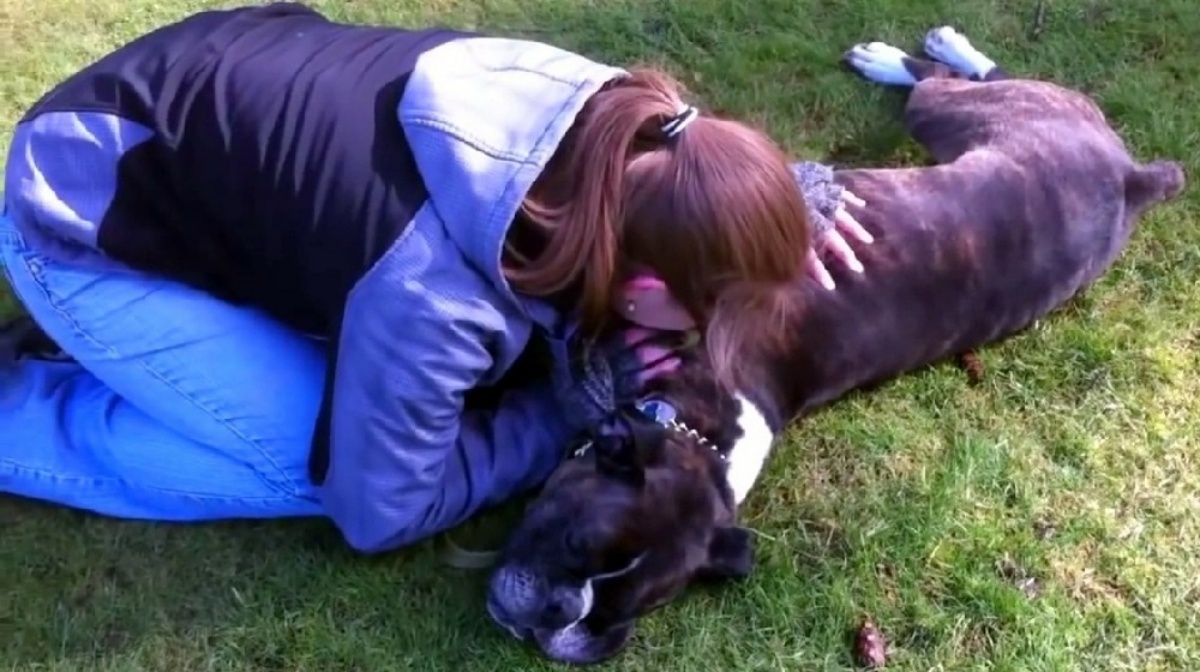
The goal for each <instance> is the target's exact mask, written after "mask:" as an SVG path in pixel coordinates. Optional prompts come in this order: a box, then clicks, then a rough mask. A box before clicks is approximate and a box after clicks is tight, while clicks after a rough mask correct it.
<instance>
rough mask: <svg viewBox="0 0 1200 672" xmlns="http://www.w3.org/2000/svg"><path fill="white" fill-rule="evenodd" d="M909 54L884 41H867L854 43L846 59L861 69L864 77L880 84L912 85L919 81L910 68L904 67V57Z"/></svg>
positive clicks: (855, 67) (851, 64)
mask: <svg viewBox="0 0 1200 672" xmlns="http://www.w3.org/2000/svg"><path fill="white" fill-rule="evenodd" d="M905 58H908V54H906V53H904V50H903V49H897V48H896V47H893V46H892V45H890V44H886V43H884V42H865V43H859V44H856V45H854V46H853V47H851V48H850V51H848V52H846V61H847V62H848V63H850V67H852V68H854V69H855V70H857V71H859V72H860V73H861V74H862V76H863V77H866V78H867V79H869V80H871V81H872V82H876V83H879V84H890V85H892V86H912V85H913V84H916V83H917V78H916V77H913V75H912V73H911V72H909V71H908V68H906V67H904V59H905Z"/></svg>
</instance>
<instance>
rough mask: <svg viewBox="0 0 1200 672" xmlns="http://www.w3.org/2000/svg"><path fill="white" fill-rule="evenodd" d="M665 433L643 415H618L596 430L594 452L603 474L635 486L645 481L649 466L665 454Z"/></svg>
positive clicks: (598, 466)
mask: <svg viewBox="0 0 1200 672" xmlns="http://www.w3.org/2000/svg"><path fill="white" fill-rule="evenodd" d="M665 437H666V430H665V429H664V428H663V427H660V426H659V425H658V424H656V423H654V422H651V421H648V420H646V419H645V418H642V417H640V416H630V415H626V414H621V415H616V416H614V417H613V418H610V419H609V420H607V421H605V422H604V423H602V424H601V426H600V428H599V429H598V430H597V431H596V435H595V437H594V438H593V439H592V441H593V450H595V451H596V466H597V468H598V469H600V471H601V473H604V474H607V475H609V476H613V477H615V478H620V479H621V480H624V481H626V482H627V483H629V484H631V485H634V486H636V487H641V486H642V484H643V483H644V482H645V476H646V467H648V466H650V465H651V464H653V463H654V462H655V461H656V460H657V459H658V457H659V456H660V455H661V453H662V443H663V441H664V440H665Z"/></svg>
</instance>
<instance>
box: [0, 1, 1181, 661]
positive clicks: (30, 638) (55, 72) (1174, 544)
mask: <svg viewBox="0 0 1200 672" xmlns="http://www.w3.org/2000/svg"><path fill="white" fill-rule="evenodd" d="M323 4H324V7H325V9H327V10H329V11H331V12H332V13H333V14H336V15H338V16H340V17H345V18H353V19H359V20H367V21H380V22H395V23H412V22H426V21H438V22H442V23H448V24H452V25H456V26H466V27H475V28H481V29H486V30H489V31H491V32H495V33H502V34H510V35H518V34H519V35H528V36H534V37H537V38H540V39H545V40H549V41H553V42H556V43H558V44H560V45H562V46H565V47H569V48H574V49H576V50H580V51H582V52H583V53H586V54H588V55H591V56H594V57H596V58H599V59H607V60H609V61H612V62H615V63H621V64H624V63H629V62H632V61H654V62H660V63H664V64H666V65H667V66H669V67H670V68H671V69H673V70H674V71H675V72H676V73H678V74H679V75H681V76H682V77H684V78H685V80H686V81H688V82H689V83H690V84H691V85H692V86H693V87H694V89H695V91H696V92H697V94H698V95H699V96H701V98H702V99H703V100H704V101H705V102H706V103H707V104H708V105H710V106H713V107H717V108H720V109H722V110H724V111H727V112H735V113H740V114H743V115H746V116H748V117H750V118H751V119H754V120H756V121H758V122H760V123H763V124H765V125H766V126H767V127H768V128H769V129H770V130H771V132H772V133H773V134H774V135H775V136H777V137H778V138H780V139H781V140H782V141H783V142H785V143H786V144H787V146H788V148H789V150H791V151H792V152H793V153H794V154H795V155H797V156H804V157H814V158H821V157H836V159H837V160H838V161H840V162H846V163H856V164H896V163H910V162H914V161H918V160H920V158H921V155H920V152H919V151H918V150H917V149H916V148H915V147H914V145H913V144H912V143H911V142H909V141H908V140H907V138H906V137H905V135H904V133H903V131H902V129H901V128H900V127H899V125H898V124H897V122H896V113H897V111H898V101H899V97H898V96H897V95H895V94H893V93H889V92H885V91H882V90H880V89H878V88H875V87H872V86H870V85H867V84H865V83H863V82H861V81H859V80H857V79H856V78H854V77H852V76H851V75H849V74H847V73H846V72H845V71H844V70H843V69H842V68H841V67H840V66H839V64H838V59H839V56H840V54H841V52H842V50H843V49H844V48H846V47H847V46H849V45H850V44H851V43H853V42H855V41H859V40H861V39H865V38H879V39H884V40H887V41H890V42H893V43H895V44H899V45H901V46H904V47H909V48H915V47H916V46H917V44H918V42H917V40H918V39H919V37H920V36H921V35H922V34H923V32H924V30H925V29H927V28H928V27H931V26H934V25H940V24H942V23H952V24H954V25H956V26H958V27H959V28H960V29H963V30H965V31H966V32H967V33H968V34H969V35H970V36H971V37H972V38H973V39H974V40H975V42H976V44H977V45H979V46H980V47H981V49H983V50H984V51H985V52H986V53H988V54H989V55H991V56H992V57H993V58H995V59H996V60H998V61H1000V62H1002V63H1003V64H1005V65H1006V66H1008V67H1009V69H1010V70H1011V71H1013V72H1016V73H1027V74H1030V75H1035V76H1041V77H1048V78H1053V79H1055V80H1057V81H1059V82H1061V83H1064V84H1068V85H1072V86H1076V87H1080V88H1082V89H1083V90H1085V91H1087V92H1089V93H1091V94H1093V95H1094V96H1096V97H1097V99H1098V100H1099V102H1100V103H1101V105H1102V107H1103V108H1104V109H1105V110H1106V112H1107V113H1108V114H1109V115H1110V117H1111V118H1112V119H1113V120H1114V122H1115V124H1116V125H1117V127H1118V128H1119V130H1120V131H1121V133H1122V134H1123V135H1124V137H1126V138H1127V139H1128V141H1129V142H1130V144H1131V146H1132V147H1133V148H1134V149H1135V151H1136V152H1137V153H1138V154H1139V155H1140V156H1142V157H1143V158H1150V157H1158V156H1166V157H1172V158H1176V159H1179V160H1182V161H1184V162H1186V163H1187V165H1188V168H1189V170H1190V172H1191V173H1192V175H1193V176H1197V175H1200V159H1198V158H1197V157H1200V131H1198V128H1200V126H1198V125H1197V116H1196V114H1197V112H1196V110H1197V109H1200V87H1197V85H1196V82H1197V81H1200V60H1198V59H1197V58H1196V57H1195V53H1196V52H1195V49H1196V39H1197V38H1198V37H1200V13H1197V12H1196V11H1195V8H1194V3H1193V2H1192V0H1158V1H1157V2H1138V1H1136V0H1134V1H1131V2H1116V1H1115V0H1111V1H1110V0H1049V1H1048V2H1047V4H1048V5H1049V7H1048V9H1047V11H1046V16H1045V22H1044V29H1043V30H1042V31H1041V32H1040V35H1038V36H1036V37H1035V36H1033V35H1032V32H1033V31H1031V25H1032V24H1033V18H1034V15H1035V9H1034V6H1035V2H1034V0H913V1H912V2H908V1H904V0H822V1H818V0H745V2H743V3H737V2H732V1H728V0H689V1H684V0H677V1H671V0H606V1H605V2H594V1H593V2H584V1H583V0H477V1H474V2H469V1H467V0H423V1H419V0H393V1H392V2H379V1H376V0H357V1H355V2H345V3H342V2H333V1H329V2H325V3H323ZM202 6H205V3H202V2H196V1H193V0H122V1H121V2H117V1H116V0H92V1H90V2H84V1H83V0H5V2H4V4H3V5H2V6H0V44H3V47H0V49H2V56H0V129H3V130H0V142H3V143H4V144H3V146H7V140H8V135H7V133H8V129H9V128H10V127H11V124H12V122H13V121H15V120H16V118H17V117H18V115H19V114H20V113H21V111H22V109H24V107H25V106H26V105H28V104H29V103H31V102H32V101H33V100H34V99H35V98H36V97H37V96H38V95H39V94H40V93H41V92H42V91H44V90H45V89H46V88H47V87H49V86H50V85H51V84H52V83H53V82H55V81H56V79H57V78H59V77H61V76H64V75H66V74H68V73H69V72H71V71H72V69H73V68H75V67H77V66H79V65H82V64H83V63H85V62H86V61H87V60H88V59H90V58H93V57H95V56H97V55H99V54H101V53H102V52H103V51H104V50H106V49H108V48H110V47H113V46H115V45H117V44H119V43H121V42H122V41H124V40H126V39H128V38H130V37H132V36H133V35H135V34H136V33H138V32H139V31H142V30H145V29H149V28H151V27H152V26H155V25H158V24H161V23H163V22H166V21H169V20H173V19H175V18H178V17H180V16H181V15H183V14H184V13H186V12H187V11H189V10H192V9H197V8H200V7H202ZM208 6H212V5H208ZM5 33H9V34H5ZM1198 224H1200V196H1197V195H1196V193H1195V192H1194V191H1193V192H1192V193H1190V194H1189V195H1188V196H1186V197H1185V199H1184V200H1182V201H1181V202H1179V203H1177V204H1175V205H1173V206H1171V207H1167V208H1163V209H1161V210H1159V211H1158V212H1156V213H1155V214H1154V215H1153V216H1152V217H1150V218H1148V219H1147V220H1146V221H1145V222H1144V223H1143V225H1142V226H1141V228H1140V230H1139V231H1138V232H1137V233H1136V235H1135V236H1134V240H1133V242H1132V244H1131V245H1130V247H1129V250H1128V252H1127V254H1126V255H1125V256H1124V258H1123V260H1122V261H1121V262H1120V263H1119V264H1118V266H1117V267H1116V268H1115V269H1114V270H1113V271H1112V272H1111V273H1110V274H1109V275H1107V276H1106V277H1105V278H1104V279H1103V281H1102V282H1101V283H1100V284H1099V286H1097V287H1096V288H1095V289H1094V290H1093V291H1091V292H1089V293H1088V294H1087V295H1086V296H1084V297H1082V298H1080V299H1079V300H1076V301H1074V302H1072V303H1071V305H1070V306H1068V307H1067V308H1066V309H1064V310H1063V311H1060V312H1059V313H1057V314H1056V315H1055V316H1053V317H1052V318H1050V319H1047V320H1045V321H1043V322H1042V323H1041V324H1039V325H1038V326H1037V327H1036V328H1034V329H1032V330H1030V331H1029V332H1028V333H1026V334H1024V335H1022V336H1020V337H1018V338H1015V339H1013V340H1011V341H1009V342H1007V343H1005V344H1003V345H1001V346H998V347H994V348H991V349H988V350H986V351H984V352H983V353H982V360H983V362H984V364H985V366H986V369H987V371H986V374H985V377H984V380H983V382H982V384H980V385H978V386H976V387H970V386H968V385H967V384H966V382H965V380H964V377H963V375H962V374H961V372H959V371H957V370H956V369H954V368H953V367H951V366H943V367H938V368H935V369H933V370H930V371H927V372H923V373H920V374H917V375H912V376H908V377H905V378H903V379H902V380H899V381H897V382H896V383H895V384H892V385H888V386H886V387H884V388H883V389H881V390H878V391H875V392H873V393H871V394H868V395H854V396H852V397H851V398H849V399H847V400H845V401H844V402H842V403H840V404H838V405H837V406H835V407H834V408H832V409H831V410H829V411H827V412H823V413H820V414H818V415H817V416H816V417H813V418H810V419H808V420H807V421H805V422H804V423H803V425H802V426H801V427H799V428H797V429H796V430H795V432H794V433H793V434H792V436H791V438H790V440H789V442H788V443H787V444H786V445H784V446H782V447H780V449H779V450H778V452H777V453H776V454H775V456H774V459H773V461H772V463H771V465H770V467H769V469H768V471H767V473H766V475H765V477H764V478H763V480H762V482H761V484H760V485H759V486H758V488H757V490H756V491H755V493H754V494H753V495H752V497H751V499H750V501H749V504H748V507H747V509H746V514H745V515H746V519H747V522H748V523H749V524H750V525H752V526H753V527H755V528H756V529H757V530H758V531H759V532H760V538H759V552H758V557H759V560H760V566H759V569H758V571H757V572H756V573H755V574H754V576H753V577H752V578H751V579H750V580H749V581H748V582H747V583H745V584H742V585H737V586H730V587H727V588H725V589H721V590H705V591H698V592H695V593H692V594H690V595H689V596H688V597H687V598H686V599H684V600H682V601H680V602H678V603H676V604H674V605H672V606H670V607H669V608H667V609H665V610H664V611H661V612H659V613H657V614H656V615H654V616H653V617H651V618H649V619H647V620H646V621H645V623H644V625H643V627H642V630H641V634H640V636H639V638H638V639H637V640H636V642H635V644H634V645H633V646H632V647H631V648H630V650H629V651H628V653H627V654H626V655H624V656H622V657H621V658H620V659H619V660H617V661H616V662H614V663H613V664H611V665H610V666H609V669H614V670H679V671H683V672H690V671H699V670H703V671H706V672H708V671H712V670H837V669H846V668H848V667H850V666H851V660H850V657H849V647H848V645H847V633H848V631H849V630H850V629H851V628H852V627H853V626H854V624H855V623H856V622H857V620H858V619H859V618H860V616H862V615H870V616H871V617H873V618H874V619H875V620H876V622H877V623H878V624H879V625H880V627H881V628H882V630H883V631H884V633H885V635H886V636H887V637H888V638H889V639H890V640H891V641H892V642H893V644H894V649H895V650H894V652H893V659H892V665H891V666H890V669H895V670H912V671H914V672H918V671H919V672H923V671H926V670H953V671H961V670H1005V671H1012V672H1017V671H1021V672H1026V671H1028V672H1033V671H1040V670H1081V671H1088V672H1091V671H1097V670H1144V671H1147V672H1153V671H1157V670H1196V669H1198V668H1200V616H1198V614H1200V609H1198V607H1200V578H1198V577H1200V553H1197V549H1198V548H1200V358H1198V357H1197V354H1196V353H1197V347H1198V346H1200V329H1198V324H1197V323H1198V318H1197V316H1200V292H1197V291H1196V290H1197V287H1196V283H1197V281H1196V278H1197V277H1198V273H1200V231H1197V225H1198ZM0 294H2V292H0ZM0 300H3V299H0ZM0 310H8V311H11V310H13V308H12V306H11V302H10V304H9V307H8V308H4V307H3V304H0ZM0 450H3V449H2V448H0ZM0 487H2V484H0ZM486 520H488V521H490V523H491V524H492V525H493V526H496V525H500V524H501V523H499V522H497V519H495V518H491V519H486ZM494 529H495V528H493V531H494ZM0 530H2V532H0V534H2V536H0V632H2V633H3V634H2V635H0V667H3V668H5V669H13V670H34V669H38V670H63V671H67V670H72V671H74V670H85V669H94V670H281V671H282V670H287V671H294V670H322V671H324V670H458V671H460V672H482V671H484V670H513V669H520V670H536V669H543V668H544V667H545V664H544V663H543V662H541V661H540V660H539V659H538V658H537V657H536V656H534V655H533V654H531V653H530V652H529V651H527V650H525V649H523V648H521V647H519V646H517V645H515V644H514V643H512V642H510V641H509V640H508V639H506V638H505V637H503V636H502V635H501V634H499V633H498V632H497V631H496V630H495V629H494V628H492V627H491V626H490V625H489V623H488V622H487V621H486V618H485V616H484V612H483V609H482V606H483V605H482V589H483V579H484V576H483V575H481V574H479V573H471V572H460V571H455V570H451V569H447V568H445V567H443V566H441V565H439V564H438V563H437V561H436V556H435V552H436V547H435V546H434V545H433V544H424V545H420V546H418V547H416V548H413V549H409V550H407V551H404V552H401V553H398V554H395V555H393V556H390V557H387V558H378V559H369V560H365V559H361V558H356V557H354V556H352V555H351V554H349V553H347V552H345V551H344V550H342V549H341V547H340V546H339V544H338V542H337V539H336V537H335V536H333V535H332V534H331V533H330V531H329V529H328V528H327V527H326V526H325V525H323V524H319V523H311V522H308V523H297V522H290V523H262V524H226V525H215V526H195V527H180V526H157V525H148V524H133V523H120V522H113V521H108V520H102V519H98V518H95V517H92V516H88V515H84V514H80V513H76V512H69V511H63V510H57V509H53V508H51V507H45V506H41V505H37V504H33V503H29V502H24V501H15V500H11V499H4V500H0ZM493 536H494V535H493ZM1030 579H1032V588H1031V587H1030V581H1029V580H1030Z"/></svg>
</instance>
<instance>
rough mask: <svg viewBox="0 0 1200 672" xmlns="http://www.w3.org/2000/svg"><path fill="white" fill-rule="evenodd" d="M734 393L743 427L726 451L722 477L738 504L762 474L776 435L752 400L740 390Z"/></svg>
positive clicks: (739, 419) (739, 422)
mask: <svg viewBox="0 0 1200 672" xmlns="http://www.w3.org/2000/svg"><path fill="white" fill-rule="evenodd" d="M735 396H736V398H737V400H738V404H739V405H740V407H741V410H740V411H739V412H738V427H740V428H741V430H742V436H741V437H740V438H738V440H737V441H736V442H735V443H734V444H733V448H732V449H731V450H730V451H729V456H728V458H727V459H728V460H729V468H728V470H727V471H726V473H725V480H727V481H728V482H729V488H730V489H731V490H733V501H734V502H735V503H737V504H741V503H742V501H743V500H745V499H746V496H747V495H749V494H750V490H751V488H753V487H754V484H755V482H757V481H758V476H759V474H761V473H762V469H763V465H764V464H766V461H767V456H768V455H770V453H771V444H772V443H774V441H775V434H774V433H773V432H772V431H771V426H770V425H768V424H767V418H766V416H765V415H763V413H762V411H760V410H758V407H757V406H755V405H754V402H752V401H750V400H749V399H747V398H746V397H745V396H744V395H742V394H740V393H739V394H737V395H735Z"/></svg>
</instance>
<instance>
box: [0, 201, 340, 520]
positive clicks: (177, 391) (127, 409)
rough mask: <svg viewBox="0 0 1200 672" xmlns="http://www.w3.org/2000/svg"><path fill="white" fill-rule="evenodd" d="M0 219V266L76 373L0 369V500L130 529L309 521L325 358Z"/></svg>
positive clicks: (196, 296) (214, 304)
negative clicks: (74, 512)
mask: <svg viewBox="0 0 1200 672" xmlns="http://www.w3.org/2000/svg"><path fill="white" fill-rule="evenodd" d="M28 238H29V236H27V235H24V234H23V233H22V232H21V231H20V230H18V227H17V226H16V225H15V224H14V222H12V221H10V220H7V219H4V217H3V216H0V265H3V267H4V268H5V272H6V275H7V276H8V280H9V283H10V284H11V286H12V289H13V291H14V292H15V293H16V295H17V297H18V299H19V300H20V302H21V303H22V304H23V305H24V306H25V308H26V310H28V311H29V313H30V314H31V315H32V317H33V318H34V320H35V321H36V322H37V323H38V324H39V325H40V326H41V327H42V329H43V330H44V331H45V332H46V333H47V334H48V335H49V336H50V337H51V338H53V339H54V340H55V341H56V342H57V343H58V344H59V345H60V346H61V347H62V348H63V350H64V351H65V352H67V353H68V354H70V355H71V356H72V357H74V358H75V360H76V361H74V362H50V361H39V360H22V361H19V362H17V363H15V364H13V363H5V362H0V492H5V493H9V494H15V495H20V496H25V497H30V498H35V499H39V500H44V501H48V502H53V503H57V504H61V505H64V506H69V507H74V508H80V509H85V510H89V511H93V512H96V513H100V514H104V515H109V516H115V517H121V518H132V519H150V520H162V521H205V520H220V519H232V518H279V517H293V516H312V515H319V514H320V507H319V505H318V500H317V498H316V496H315V492H314V489H313V487H312V486H311V485H309V483H308V479H307V459H308V451H309V443H310V440H311V435H312V430H313V423H314V420H315V417H316V414H317V409H318V406H319V403H320V399H321V394H322V387H323V386H322V383H323V378H324V371H325V366H326V365H325V360H324V355H323V352H322V348H321V347H320V345H319V343H317V342H316V341H314V340H312V339H310V338H307V337H305V336H304V335H302V334H299V333H297V332H294V331H292V330H290V329H288V328H287V327H285V326H284V325H282V324H280V323H278V322H276V321H274V320H272V319H271V318H270V317H268V316H267V315H265V314H263V313H261V312H260V311H257V310H254V309H251V308H246V307H240V306H233V305H230V304H228V303H225V302H222V301H220V300H218V299H216V298H214V297H212V296H210V295H208V294H206V293H204V292H201V291H198V290H196V289H193V288H191V287H188V286H185V285H183V284H180V283H178V282H174V281H171V280H168V279H165V278H161V277H157V276H153V275H149V274H146V273H142V272H139V271H136V270H133V269H130V268H129V267H126V266H124V265H122V264H120V263H117V262H115V261H113V260H111V259H109V258H107V257H105V256H104V255H103V254H102V253H100V252H99V251H97V250H94V249H92V248H89V247H86V246H82V245H79V244H77V243H72V242H67V241H56V240H54V239H52V238H51V237H49V236H45V237H44V238H45V239H44V240H42V238H43V236H41V235H38V236H36V238H38V240H37V241H36V243H34V242H31V241H30V240H28Z"/></svg>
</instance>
